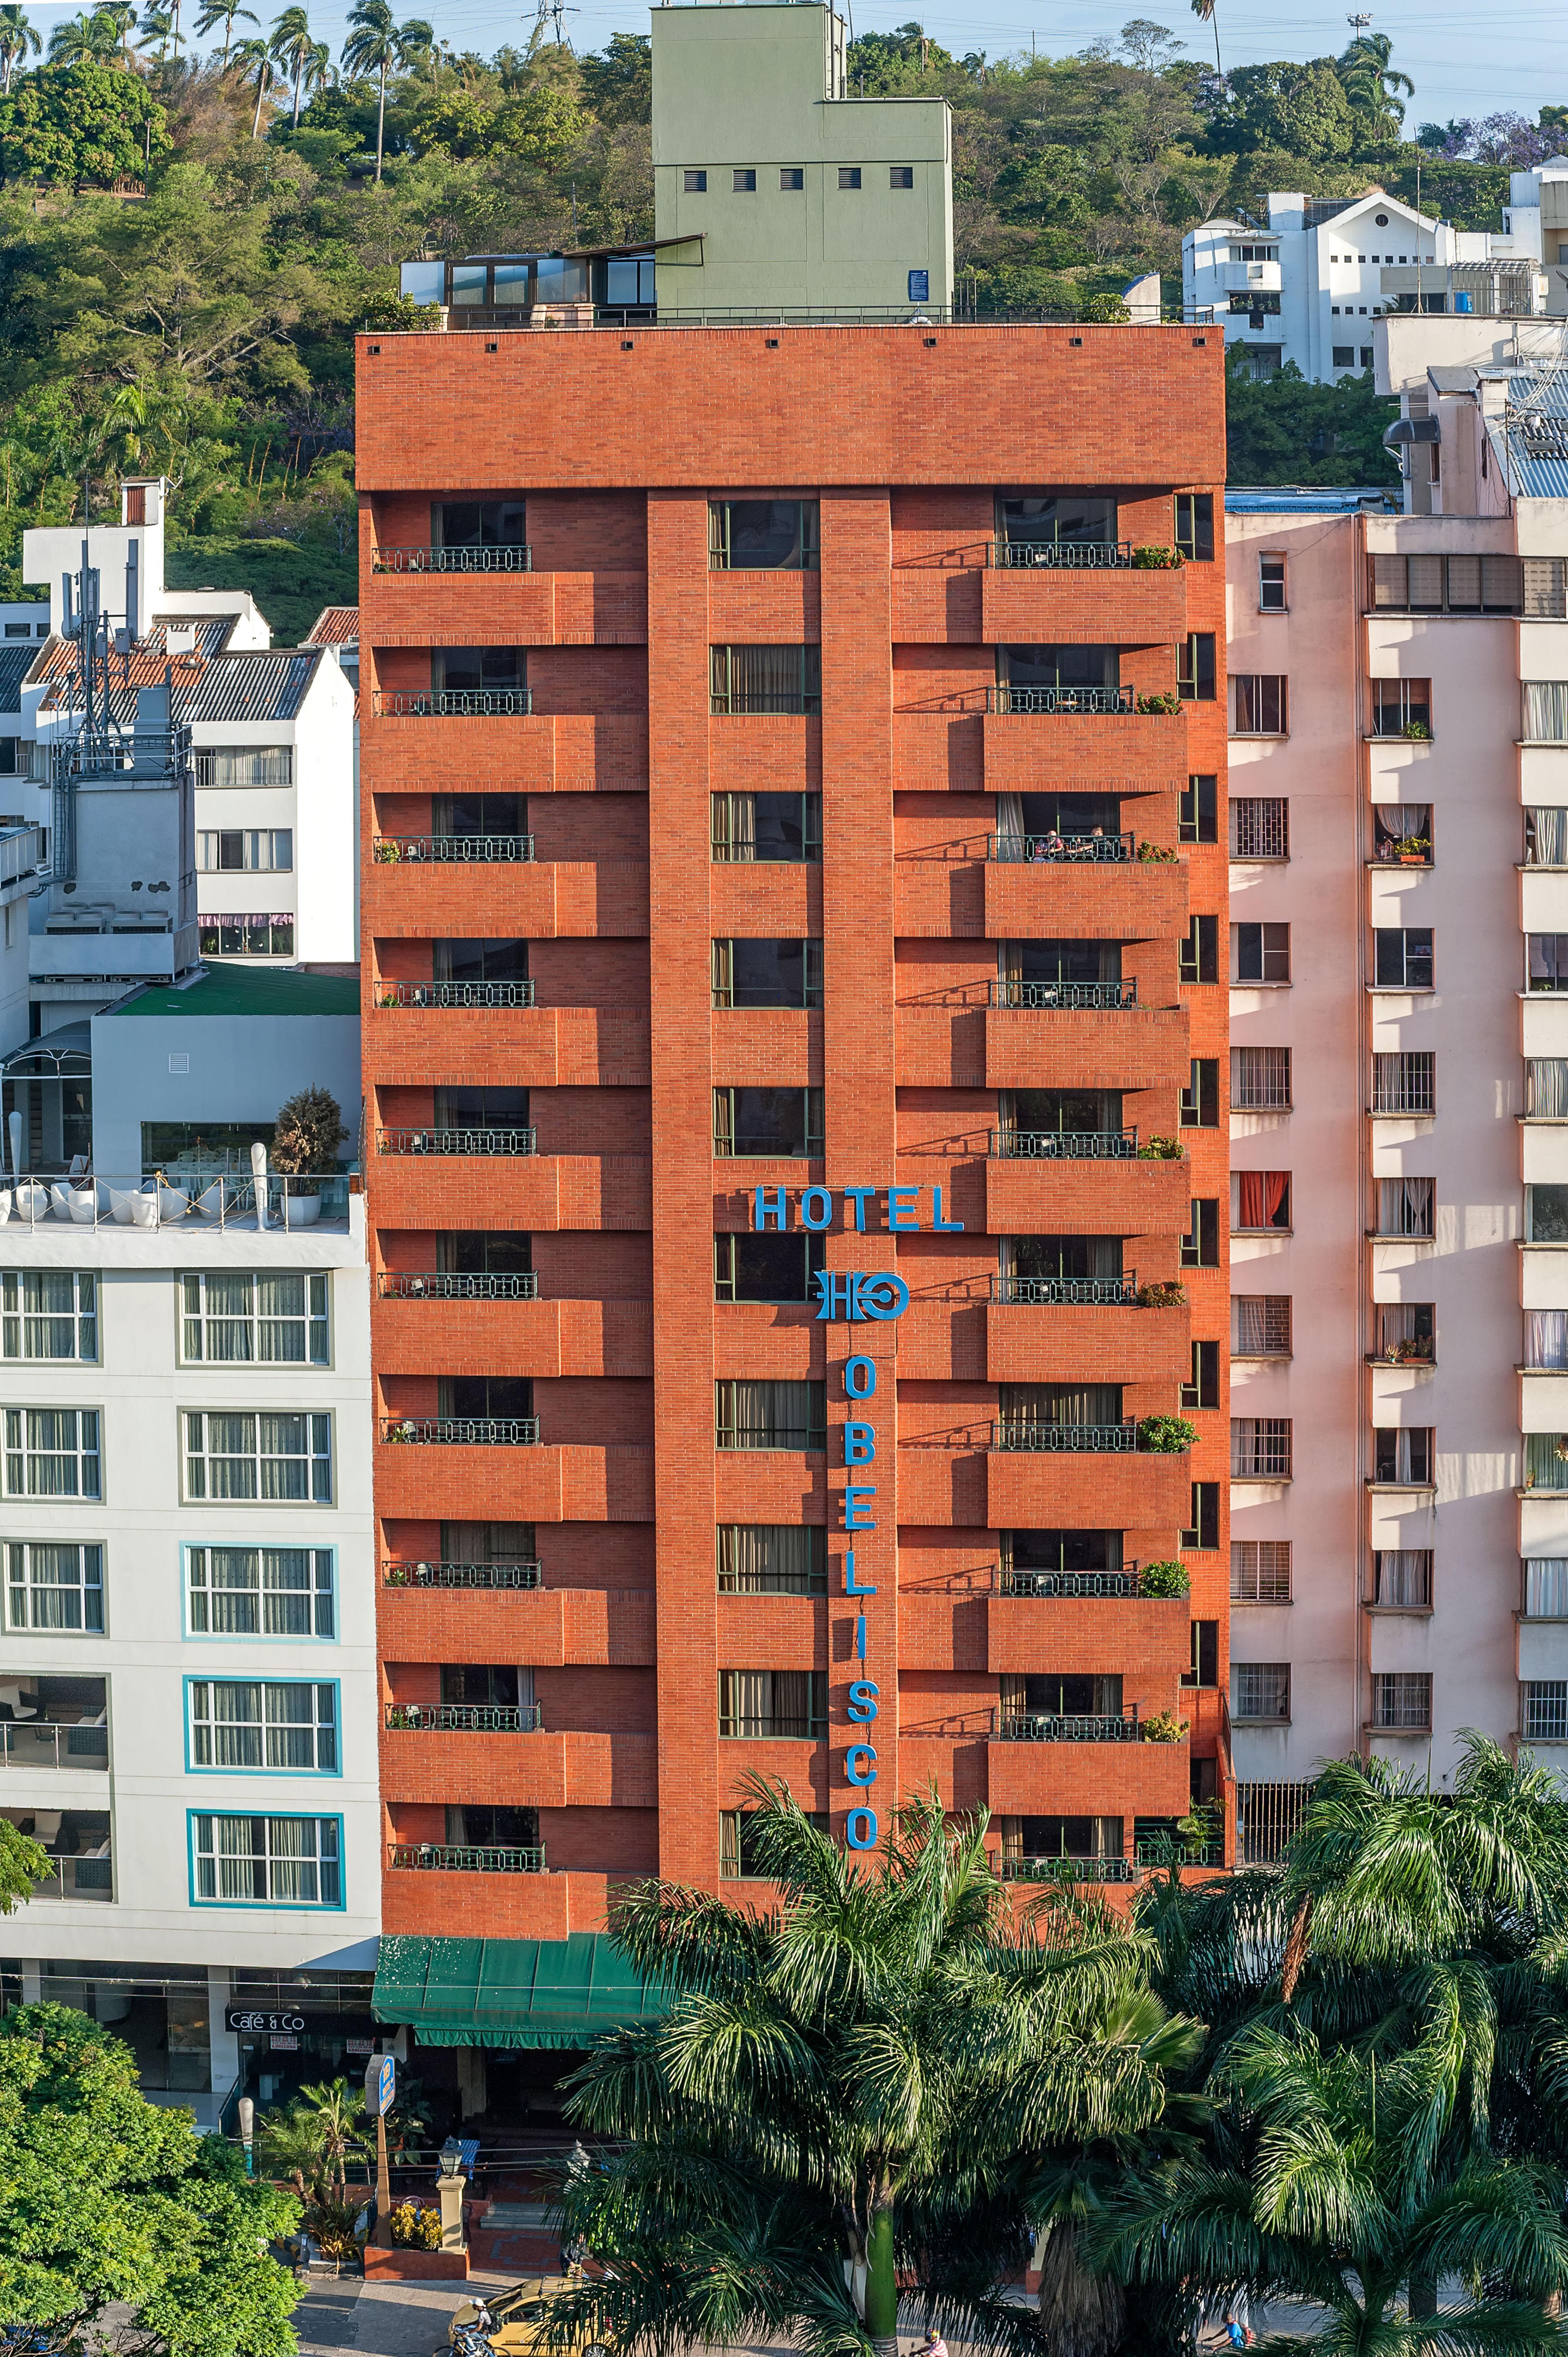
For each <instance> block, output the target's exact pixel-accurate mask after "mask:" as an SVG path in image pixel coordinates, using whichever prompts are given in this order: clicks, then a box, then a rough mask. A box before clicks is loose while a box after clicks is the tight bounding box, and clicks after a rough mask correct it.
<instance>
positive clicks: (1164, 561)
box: [1133, 541, 1182, 573]
mask: <svg viewBox="0 0 1568 2357" xmlns="http://www.w3.org/2000/svg"><path fill="white" fill-rule="evenodd" d="M1181 562H1182V553H1181V551H1180V549H1179V548H1162V547H1161V546H1160V544H1159V543H1158V542H1157V541H1144V542H1142V543H1140V544H1139V545H1138V546H1137V547H1136V548H1134V549H1133V571H1134V572H1135V573H1173V572H1175V570H1176V567H1177V565H1180V564H1181Z"/></svg>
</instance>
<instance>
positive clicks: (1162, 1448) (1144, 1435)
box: [1138, 1415, 1197, 1457]
mask: <svg viewBox="0 0 1568 2357" xmlns="http://www.w3.org/2000/svg"><path fill="white" fill-rule="evenodd" d="M1196 1440H1197V1425H1196V1424H1189V1423H1188V1421H1187V1417H1186V1416H1185V1415H1146V1416H1144V1418H1143V1420H1142V1421H1141V1423H1140V1424H1139V1426H1138V1446H1139V1448H1146V1449H1148V1450H1150V1451H1151V1453H1152V1454H1153V1455H1155V1456H1156V1457H1179V1456H1180V1455H1181V1454H1182V1452H1183V1451H1184V1450H1186V1449H1188V1448H1191V1447H1192V1445H1193V1443H1194V1442H1195V1441H1196Z"/></svg>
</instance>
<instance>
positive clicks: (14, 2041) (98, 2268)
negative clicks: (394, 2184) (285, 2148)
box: [0, 2005, 297, 2357]
mask: <svg viewBox="0 0 1568 2357" xmlns="http://www.w3.org/2000/svg"><path fill="white" fill-rule="evenodd" d="M0 2187H3V2188H4V2195H3V2197H0V2322H3V2323H5V2324H30V2325H36V2326H39V2327H42V2328H45V2329H46V2330H47V2331H48V2337H49V2339H50V2341H51V2342H52V2343H53V2344H54V2345H55V2346H57V2347H63V2346H65V2345H66V2344H67V2343H68V2342H70V2343H71V2344H73V2345H76V2346H80V2345H81V2343H82V2341H84V2340H91V2339H92V2338H94V2337H95V2330H94V2329H95V2328H96V2327H97V2326H98V2324H99V2320H100V2319H102V2318H103V2317H104V2314H105V2311H106V2310H107V2309H110V2308H111V2307H112V2306H114V2305H116V2304H120V2303H124V2306H126V2307H128V2308H129V2309H131V2310H132V2311H133V2312H134V2314H133V2319H132V2324H131V2342H130V2345H133V2346H134V2345H137V2344H139V2346H140V2348H141V2349H142V2350H144V2351H145V2352H166V2357H293V2352H294V2350H295V2346H296V2343H295V2334H294V2330H293V2328H292V2326H291V2325H290V2323H289V2320H288V2319H289V2311H290V2309H291V2308H292V2307H293V2305H294V2298H295V2291H294V2285H293V2282H292V2280H291V2278H290V2276H289V2275H288V2274H287V2272H286V2271H285V2269H284V2268H283V2267H281V2266H279V2265H278V2263H277V2262H276V2260H275V2259H274V2258H273V2257H272V2255H270V2253H269V2251H268V2249H267V2244H268V2242H269V2240H270V2239H272V2238H273V2237H274V2236H276V2235H278V2234H281V2233H286V2232H287V2231H288V2229H289V2227H290V2226H291V2225H292V2223H293V2222H294V2220H295V2217H296V2215H297V2205H296V2204H295V2201H294V2199H293V2197H292V2196H291V2195H289V2194H286V2193H283V2192H280V2191H278V2190H276V2189H275V2188H274V2186H272V2185H269V2184H267V2183H266V2182H265V2181H264V2180H263V2179H246V2177H245V2174H244V2168H243V2163H242V2160H241V2158H240V2156H239V2154H238V2152H237V2151H236V2150H235V2149H234V2148H233V2147H231V2146H230V2145H227V2144H225V2143H224V2142H223V2141H222V2140H221V2139H220V2138H219V2137H216V2136H197V2135H196V2134H195V2133H194V2129H193V2125H192V2122H191V2118H190V2115H189V2114H188V2112H180V2111H173V2110H164V2109H162V2108H161V2107H159V2106H157V2105H155V2104H149V2103H148V2102H147V2101H146V2099H145V2096H144V2095H143V2094H142V2093H141V2091H140V2089H139V2087H138V2086H137V2083H136V2064H135V2058H134V2055H133V2054H132V2052H131V2050H130V2048H129V2047H128V2046H125V2045H124V2044H123V2043H122V2042H121V2040H118V2039H117V2038H113V2037H112V2036H110V2035H109V2033H108V2032H107V2031H105V2030H103V2029H101V2028H100V2027H99V2026H98V2024H97V2023H96V2022H93V2021H91V2020H89V2018H87V2016H86V2015H85V2014H81V2013H75V2012H72V2011H71V2010H70V2008H69V2007H64V2006H55V2005H35V2006H23V2007H20V2008H19V2009H18V2010H16V2012H13V2013H10V2014H8V2015H7V2016H6V2017H5V2020H4V2021H0Z"/></svg>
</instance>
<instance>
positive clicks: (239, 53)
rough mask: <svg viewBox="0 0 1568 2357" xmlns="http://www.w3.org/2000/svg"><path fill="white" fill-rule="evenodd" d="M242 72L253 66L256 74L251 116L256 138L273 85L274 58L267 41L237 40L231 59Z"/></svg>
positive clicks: (252, 130) (252, 132)
mask: <svg viewBox="0 0 1568 2357" xmlns="http://www.w3.org/2000/svg"><path fill="white" fill-rule="evenodd" d="M231 64H232V65H235V66H237V67H238V68H239V69H240V70H241V71H242V73H248V72H250V71H251V70H252V68H253V69H254V70H255V76H256V111H255V113H254V114H253V115H252V117H251V136H252V139H254V138H256V137H257V136H258V135H259V134H260V132H261V127H262V101H263V99H264V98H265V96H266V94H267V91H269V89H270V88H271V87H272V79H273V60H272V54H271V52H270V50H269V49H268V48H267V45H266V43H265V41H256V40H252V41H237V42H236V43H235V45H234V54H233V57H232V59H231Z"/></svg>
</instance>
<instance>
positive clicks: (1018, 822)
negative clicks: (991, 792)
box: [996, 794, 1024, 859]
mask: <svg viewBox="0 0 1568 2357" xmlns="http://www.w3.org/2000/svg"><path fill="white" fill-rule="evenodd" d="M996 856H997V858H998V859H1022V858H1023V856H1024V797H1023V795H1022V794H998V795H997V797H996Z"/></svg>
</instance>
